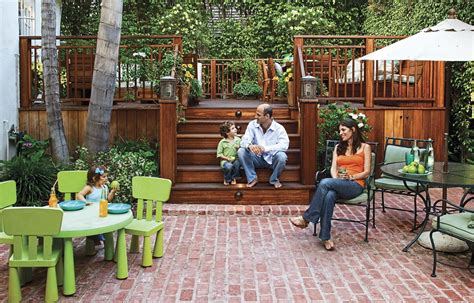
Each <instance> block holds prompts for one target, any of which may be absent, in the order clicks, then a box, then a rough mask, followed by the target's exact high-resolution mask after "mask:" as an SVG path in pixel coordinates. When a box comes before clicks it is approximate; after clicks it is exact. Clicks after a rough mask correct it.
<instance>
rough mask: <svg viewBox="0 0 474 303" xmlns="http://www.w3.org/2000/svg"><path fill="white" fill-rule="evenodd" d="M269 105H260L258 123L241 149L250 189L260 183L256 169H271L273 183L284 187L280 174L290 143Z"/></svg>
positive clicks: (243, 138)
mask: <svg viewBox="0 0 474 303" xmlns="http://www.w3.org/2000/svg"><path fill="white" fill-rule="evenodd" d="M272 115H273V109H272V107H271V106H270V105H269V104H266V103H264V104H260V105H259V106H258V107H257V112H256V113H255V120H253V121H250V123H249V125H248V126H247V130H246V131H245V135H244V136H243V137H242V142H241V143H240V148H239V150H238V152H237V153H238V155H239V160H240V163H241V165H242V167H243V168H244V171H245V175H246V177H247V182H248V183H247V187H253V186H255V184H257V182H258V180H257V173H256V172H255V169H256V168H271V169H272V170H273V172H272V174H271V176H270V180H269V182H270V184H272V185H273V186H275V188H280V187H282V184H281V182H280V179H279V178H280V175H281V173H282V171H283V169H284V168H285V165H286V160H287V158H288V157H287V155H286V153H285V151H286V150H287V149H288V145H289V143H290V140H289V139H288V134H287V133H286V130H285V128H284V127H283V126H282V125H281V124H280V123H278V122H276V121H274V120H273V118H272Z"/></svg>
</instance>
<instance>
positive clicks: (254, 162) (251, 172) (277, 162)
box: [237, 147, 288, 184]
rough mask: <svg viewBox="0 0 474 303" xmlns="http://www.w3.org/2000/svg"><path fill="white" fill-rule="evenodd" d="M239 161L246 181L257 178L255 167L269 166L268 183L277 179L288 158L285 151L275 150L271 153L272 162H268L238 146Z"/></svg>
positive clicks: (272, 182) (273, 182)
mask: <svg viewBox="0 0 474 303" xmlns="http://www.w3.org/2000/svg"><path fill="white" fill-rule="evenodd" d="M237 154H238V155H239V160H240V163H241V164H242V167H243V168H244V171H245V176H246V177H247V182H248V183H250V182H252V181H253V180H255V178H257V173H256V171H255V169H256V168H271V169H272V170H273V172H272V174H271V176H270V180H269V182H270V184H275V183H276V182H277V181H279V178H280V175H281V172H282V171H283V169H285V165H286V160H287V159H288V157H287V155H286V153H285V152H282V151H280V152H277V153H276V154H275V155H273V158H272V164H268V163H267V161H265V159H263V157H262V156H257V155H256V154H254V153H252V152H251V151H249V150H248V149H246V148H243V147H241V148H239V150H238V151H237Z"/></svg>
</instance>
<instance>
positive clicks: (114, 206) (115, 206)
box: [108, 203, 132, 214]
mask: <svg viewBox="0 0 474 303" xmlns="http://www.w3.org/2000/svg"><path fill="white" fill-rule="evenodd" d="M131 207H132V206H131V205H130V204H127V203H109V205H108V210H109V214H124V213H126V212H128V211H129V210H130V208H131Z"/></svg>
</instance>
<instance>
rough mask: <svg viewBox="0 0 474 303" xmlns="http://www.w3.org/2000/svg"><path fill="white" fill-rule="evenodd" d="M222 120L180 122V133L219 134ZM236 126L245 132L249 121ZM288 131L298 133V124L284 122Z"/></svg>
mask: <svg viewBox="0 0 474 303" xmlns="http://www.w3.org/2000/svg"><path fill="white" fill-rule="evenodd" d="M221 124H222V122H215V123H205V124H204V123H202V124H200V123H180V124H178V133H180V134H219V126H220V125H221ZM235 124H236V126H240V127H241V128H240V129H239V134H244V133H245V130H246V129H247V125H248V122H247V121H246V122H244V121H242V122H235ZM282 125H283V126H284V127H285V129H286V132H287V133H289V134H296V133H297V132H298V125H297V123H294V122H287V123H282Z"/></svg>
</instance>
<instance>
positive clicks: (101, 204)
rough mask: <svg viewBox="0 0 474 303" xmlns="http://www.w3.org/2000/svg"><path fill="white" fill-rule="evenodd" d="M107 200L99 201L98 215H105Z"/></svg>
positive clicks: (106, 212)
mask: <svg viewBox="0 0 474 303" xmlns="http://www.w3.org/2000/svg"><path fill="white" fill-rule="evenodd" d="M108 205H109V201H107V199H102V200H100V202H99V217H107V214H108V209H107V208H108Z"/></svg>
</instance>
